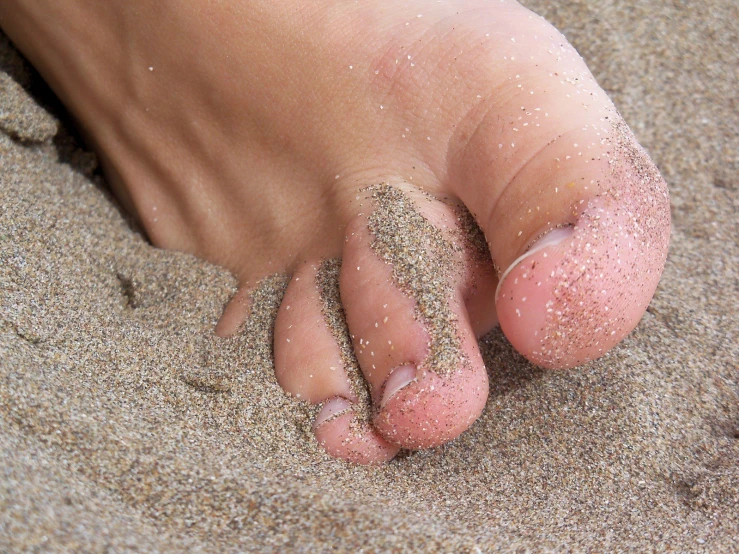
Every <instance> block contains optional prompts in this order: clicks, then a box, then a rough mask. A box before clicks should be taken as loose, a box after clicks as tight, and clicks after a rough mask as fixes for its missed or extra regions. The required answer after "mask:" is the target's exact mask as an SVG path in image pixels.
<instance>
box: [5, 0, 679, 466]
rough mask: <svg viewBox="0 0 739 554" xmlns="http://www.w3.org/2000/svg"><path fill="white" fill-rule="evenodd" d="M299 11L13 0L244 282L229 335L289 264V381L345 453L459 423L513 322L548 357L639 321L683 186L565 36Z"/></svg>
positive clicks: (436, 18) (110, 133)
mask: <svg viewBox="0 0 739 554" xmlns="http://www.w3.org/2000/svg"><path fill="white" fill-rule="evenodd" d="M293 8H294V6H292V5H291V3H290V2H287V3H283V4H280V5H271V6H269V7H268V8H264V7H263V6H261V5H257V4H256V3H252V2H250V1H249V0H246V1H244V0H239V2H235V1H234V2H231V1H226V2H222V3H219V4H218V5H209V6H207V7H206V8H204V7H203V6H198V5H195V4H188V3H181V4H177V5H173V4H167V5H162V4H161V3H160V2H154V1H153V0H144V1H142V2H137V3H136V5H135V6H132V4H131V3H129V2H123V1H119V0H114V1H111V2H106V3H105V5H102V4H99V3H97V2H92V1H91V0H63V1H60V2H55V3H54V4H53V5H49V4H48V3H39V2H35V1H32V0H8V1H7V2H4V3H3V4H2V5H0V26H2V28H3V30H4V31H5V32H6V33H7V34H8V35H9V36H10V38H11V39H12V40H13V41H14V42H15V43H16V45H17V46H18V47H19V48H20V49H21V50H22V51H23V53H24V54H25V55H26V56H27V57H28V58H29V60H31V62H32V63H34V65H35V66H36V67H37V68H38V69H39V71H40V72H41V73H42V75H43V76H44V77H45V78H46V79H47V81H48V82H49V83H50V84H51V86H52V87H53V88H54V90H55V91H56V93H57V94H58V95H59V96H60V98H61V99H62V101H63V102H64V103H65V104H66V105H67V107H68V108H69V109H70V111H71V112H72V114H73V115H74V116H75V118H76V120H77V121H78V123H79V125H80V128H81V129H82V131H83V133H84V135H85V136H86V138H87V139H88V140H89V141H90V143H91V145H92V146H93V147H94V148H95V150H96V151H97V153H98V155H99V157H100V160H101V163H102V166H103V168H104V170H105V172H106V176H107V178H108V180H109V182H110V184H111V186H112V188H113V189H114V191H115V193H116V194H117V196H118V198H119V199H120V201H121V203H122V204H123V205H124V206H125V207H126V208H127V209H128V210H130V211H131V213H132V214H134V215H135V217H136V218H137V219H138V220H139V222H140V223H141V225H142V227H143V228H144V229H145V230H146V233H147V235H148V237H149V238H150V240H151V241H152V242H153V243H154V244H155V245H157V246H160V247H163V248H171V249H177V250H182V251H187V252H190V253H192V254H195V255H197V256H200V257H202V258H204V259H206V260H209V261H211V262H213V263H216V264H220V265H222V266H224V267H226V268H228V269H229V270H231V271H232V272H233V273H234V274H235V275H236V276H237V277H238V279H239V281H240V286H241V292H240V293H239V294H238V295H237V297H236V298H235V299H234V301H233V303H232V304H231V305H230V306H229V307H228V308H227V309H226V311H225V312H224V317H223V320H222V322H221V325H219V328H218V330H219V333H220V334H222V335H226V334H230V333H232V332H233V331H234V330H235V329H236V328H238V326H239V323H240V321H242V320H243V318H244V317H245V314H246V313H247V310H248V301H245V299H247V298H248V293H249V290H250V289H252V288H253V287H254V285H255V284H256V283H257V282H258V281H259V280H260V279H263V278H264V277H266V276H268V275H271V274H274V273H278V272H285V273H288V274H290V275H291V280H290V283H289V285H288V288H287V291H286V294H285V298H284V300H283V303H282V306H281V308H280V310H279V313H278V317H277V321H276V325H275V348H274V353H275V370H276V375H277V378H278V380H279V382H280V384H281V385H282V386H283V387H284V389H285V390H286V391H288V392H290V393H291V394H294V395H295V396H298V395H299V397H300V399H301V400H305V401H308V402H312V403H316V404H321V405H322V407H321V409H320V411H319V415H318V419H317V420H316V424H315V433H316V436H317V438H318V440H319V441H320V443H321V444H323V445H324V447H325V448H326V450H327V451H328V452H329V453H330V454H331V455H333V456H337V457H340V458H343V459H347V460H351V461H354V462H359V463H379V462H384V461H386V460H389V459H391V458H392V457H393V456H394V455H395V454H396V453H397V451H398V450H399V449H400V448H427V447H432V446H435V445H439V444H442V443H444V442H446V441H448V440H451V439H453V438H454V437H456V436H458V435H459V434H460V433H462V432H463V431H464V430H465V429H467V428H468V427H469V426H470V425H471V424H472V423H473V422H474V420H475V419H476V418H477V417H478V416H479V414H480V413H481V412H482V410H483V408H484V405H485V400H486V397H487V373H486V371H485V367H484V364H483V362H482V359H481V357H480V353H479V350H478V346H477V340H476V339H477V337H479V336H481V335H482V334H483V333H485V332H487V331H488V330H490V329H491V328H492V327H493V326H495V325H496V324H498V323H500V325H501V327H502V329H503V331H504V332H505V334H506V336H507V337H508V338H509V340H510V341H511V343H512V344H513V346H514V347H515V348H516V349H517V350H518V351H519V352H520V353H521V354H523V355H524V356H526V357H527V358H528V359H529V360H531V361H532V362H534V363H536V364H539V365H542V366H544V367H549V368H565V367H571V366H574V365H577V364H581V363H584V362H586V361H588V360H592V359H594V358H596V357H598V356H600V355H602V354H603V353H604V352H606V351H607V350H608V349H609V348H611V347H612V346H614V345H615V344H617V343H618V342H619V341H620V340H621V339H622V338H623V337H624V336H626V335H627V334H628V333H629V332H630V331H631V330H632V329H633V328H634V326H635V325H636V324H637V323H638V321H639V319H640V317H641V315H642V313H643V312H644V310H645V309H646V306H647V305H648V303H649V300H650V298H651V296H652V294H653V293H654V291H655V289H656V286H657V282H658V280H659V276H660V274H661V271H662V267H663V265H664V261H665V257H666V254H667V247H668V239H669V231H670V214H669V199H668V195H667V190H666V187H665V184H664V181H663V180H662V178H661V177H660V176H659V173H658V172H657V170H656V169H655V167H654V164H653V163H652V162H651V160H650V159H649V157H648V156H647V155H646V153H645V152H644V151H643V150H642V149H641V148H640V147H639V145H638V144H637V143H636V141H635V139H634V137H633V135H632V134H631V132H630V131H629V130H628V128H627V127H626V126H625V124H624V123H623V121H622V119H621V118H620V116H619V115H618V113H617V112H616V110H615V108H614V106H613V105H612V103H611V101H610V100H609V99H608V97H607V95H606V94H605V93H604V92H603V90H602V89H600V87H598V85H597V83H595V81H594V79H593V77H592V75H591V74H590V72H589V71H588V69H587V67H586V66H585V65H584V63H583V61H582V59H581V58H580V57H579V55H578V54H577V53H576V52H575V50H574V49H573V48H572V47H571V46H570V45H569V44H568V43H567V41H566V40H565V39H564V37H563V36H562V35H561V34H559V33H558V32H557V31H556V30H555V29H554V28H553V27H551V26H550V25H549V24H548V23H546V22H545V21H544V20H543V19H541V18H539V17H538V16H536V15H535V14H533V13H531V12H530V11H528V10H526V9H525V8H523V7H522V6H520V5H519V4H517V3H515V2H513V1H501V2H496V3H495V4H494V5H492V4H490V2H487V1H482V0H480V1H474V0H454V1H449V2H446V3H438V2H428V1H417V2H411V3H409V4H405V5H402V6H399V5H396V3H392V2H391V3H388V5H387V6H381V5H378V4H376V3H373V4H371V5H353V6H350V7H347V6H344V5H343V4H340V3H331V2H319V3H316V4H313V5H312V6H311V7H310V9H307V10H297V9H293ZM338 8H341V9H338ZM204 14H205V15H207V17H203V15H204ZM419 15H422V17H419ZM264 37H270V39H269V40H265V38H264ZM90 44H95V45H96V48H94V49H91V48H89V45H90ZM121 45H125V48H123V47H122V46H121ZM381 183H382V184H381ZM478 226H479V227H478ZM324 260H327V261H324ZM339 260H341V261H339Z"/></svg>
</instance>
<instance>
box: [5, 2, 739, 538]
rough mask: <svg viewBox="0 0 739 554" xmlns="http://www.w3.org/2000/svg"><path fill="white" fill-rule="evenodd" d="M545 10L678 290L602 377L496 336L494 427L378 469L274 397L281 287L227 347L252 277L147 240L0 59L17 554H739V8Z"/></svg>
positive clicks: (44, 100)
mask: <svg viewBox="0 0 739 554" xmlns="http://www.w3.org/2000/svg"><path fill="white" fill-rule="evenodd" d="M526 4H527V5H529V6H530V7H531V8H533V9H534V10H536V11H538V12H539V13H541V14H542V15H544V16H545V17H547V18H548V19H549V20H550V21H552V22H553V23H554V24H555V25H557V26H558V27H559V28H560V29H562V30H563V31H564V32H565V34H566V35H567V37H568V38H569V39H570V40H571V41H572V42H573V43H574V44H575V46H576V47H577V48H578V49H579V51H580V52H581V54H582V55H583V56H584V57H585V59H586V60H587V61H588V63H589V65H590V67H591V69H592V70H593V72H594V73H595V75H596V77H597V78H598V79H599V81H600V82H601V83H602V84H603V85H604V87H605V88H606V89H607V90H608V91H609V92H610V93H611V94H612V96H613V98H614V100H615V102H616V105H617V106H618V108H619V109H620V110H621V111H622V113H623V115H624V117H625V119H626V121H627V122H628V123H629V124H630V125H631V126H632V128H633V130H634V132H635V133H636V134H637V136H638V137H639V139H640V141H641V142H642V144H643V145H644V146H645V147H646V148H647V150H648V151H649V152H650V154H651V155H652V157H653V158H654V159H655V161H656V163H657V165H658V166H659V167H660V169H661V170H662V172H663V174H664V176H665V178H666V179H667V182H668V183H669V186H670V188H671V195H672V214H673V225H674V229H673V236H672V245H671V250H670V256H669V259H668V263H667V268H666V271H665V274H664V277H663V279H662V282H661V284H660V287H659V290H658V292H657V294H656V296H655V298H654V300H653V301H652V304H651V306H650V308H649V310H648V313H646V314H645V316H644V318H643V319H642V321H641V323H640V325H639V327H638V328H637V329H636V330H635V331H634V333H632V334H631V336H630V337H629V338H628V339H627V340H626V341H625V342H624V343H623V344H622V345H620V346H619V347H617V348H616V349H614V350H613V351H612V352H611V353H610V354H608V355H607V356H606V357H604V358H603V359H601V360H599V361H598V362H595V363H591V364H589V365H587V366H584V367H581V368H578V369H575V370H571V371H564V372H556V371H544V370H540V369H537V368H535V367H533V366H531V365H530V364H528V363H527V362H526V361H525V360H524V359H522V358H521V357H520V356H518V355H517V354H516V353H515V352H513V350H512V348H511V347H510V345H509V344H508V343H507V342H506V340H505V339H504V338H503V336H502V335H501V333H500V332H498V331H494V332H492V333H491V334H490V335H489V336H487V337H485V338H484V339H483V340H482V345H483V351H484V356H485V361H486V364H487V367H488V371H489V375H490V381H491V394H490V399H489V401H488V403H487V407H486V409H485V412H484V413H483V415H482V417H481V418H480V419H479V421H477V423H475V424H474V426H473V427H472V429H471V430H470V431H468V432H467V433H465V434H464V435H463V436H461V437H460V438H459V439H457V440H455V441H453V442H452V443H450V444H448V445H446V446H444V447H440V448H437V449H433V450H430V451H424V452H415V453H402V454H401V455H400V456H399V457H398V458H397V459H395V460H394V461H393V462H391V463H390V464H388V465H387V466H384V467H373V468H366V467H356V466H352V465H348V464H344V463H342V462H338V461H334V460H331V459H329V458H328V457H327V456H326V455H324V454H323V453H322V451H321V450H320V448H319V447H318V445H317V444H316V442H315V440H314V439H313V437H312V433H311V428H310V424H311V418H312V415H313V410H312V409H311V408H310V407H308V406H305V405H302V404H299V403H296V401H294V400H292V399H290V398H289V397H288V396H287V395H286V394H284V393H283V392H282V390H281V389H280V387H279V386H278V385H277V383H276V381H275V378H274V375H273V368H272V361H271V346H270V340H271V327H272V318H273V317H274V313H275V309H276V307H277V305H278V302H279V299H280V294H281V291H282V290H283V288H282V287H283V284H284V279H283V278H280V277H276V278H274V279H273V280H272V281H270V282H268V283H267V284H266V285H265V286H264V287H263V288H262V289H261V290H260V291H259V293H258V294H257V295H256V297H255V309H254V312H253V315H252V317H251V318H250V320H249V321H248V323H247V324H246V326H245V328H244V329H243V331H242V332H240V333H239V334H238V336H236V337H235V338H232V339H229V340H221V339H217V338H216V337H215V336H214V335H213V333H212V329H213V326H214V324H215V322H216V321H217V319H218V317H219V315H220V311H221V309H222V307H223V305H224V303H225V302H226V300H227V299H228V298H229V297H230V295H231V294H232V293H233V292H234V290H235V288H234V287H235V280H234V278H233V277H231V276H230V275H229V274H228V273H227V272H226V271H224V270H222V269H220V268H218V267H214V266H212V265H208V264H206V263H204V262H201V261H199V260H197V259H195V258H193V257H191V256H188V255H184V254H179V253H174V252H166V251H162V250H158V249H156V248H154V247H152V246H151V245H149V244H148V243H147V242H146V240H145V239H144V238H143V237H142V235H141V234H140V233H139V232H137V231H136V230H135V229H134V228H133V227H132V226H131V225H130V224H129V222H128V221H127V219H126V217H125V215H124V214H123V213H122V212H121V211H120V209H119V208H118V207H117V204H116V203H115V201H114V200H112V198H111V196H110V195H109V194H108V193H107V192H106V189H105V186H104V184H103V182H102V179H101V178H100V176H99V175H98V173H97V172H96V170H95V166H96V163H95V158H94V156H93V155H92V154H90V153H88V152H86V151H84V150H83V149H81V148H80V147H79V146H78V143H77V142H76V141H75V139H74V138H73V134H72V133H71V132H70V129H71V126H70V125H69V122H68V121H67V117H66V116H65V115H64V112H63V110H62V109H61V108H60V106H59V104H58V101H56V100H55V99H54V97H53V95H51V94H50V93H49V91H48V90H47V89H46V87H45V85H44V84H43V82H42V81H41V79H40V78H39V77H38V76H37V75H36V74H35V73H34V71H33V70H32V69H31V68H30V67H29V66H28V65H27V64H26V63H25V62H24V61H23V60H22V58H21V57H20V56H19V55H18V53H17V52H16V51H15V50H14V49H13V47H12V46H11V45H10V43H9V42H8V41H7V39H6V38H5V37H4V36H2V35H0V552H68V551H80V552H185V551H190V552H248V551H263V552H290V551H295V552H324V551H337V552H339V551H345V552H384V551H397V552H435V551H443V552H508V551H513V552H546V551H576V552H585V551H594V552H598V551H600V552H602V551H610V552H616V551H622V552H623V551H635V552H645V551H652V550H654V551H682V552H701V551H705V552H737V551H739V541H738V539H737V537H739V315H737V307H738V306H739V115H738V113H739V105H738V104H737V98H738V97H737V90H739V78H738V77H739V46H738V44H739V7H738V5H737V3H736V2H735V0H708V1H707V2H700V3H699V2H684V1H680V0H674V1H669V2H668V1H664V0H577V1H567V2H565V1H557V2H547V1H545V0H528V1H527V2H526Z"/></svg>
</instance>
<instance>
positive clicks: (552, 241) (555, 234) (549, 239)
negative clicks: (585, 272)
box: [495, 225, 575, 302]
mask: <svg viewBox="0 0 739 554" xmlns="http://www.w3.org/2000/svg"><path fill="white" fill-rule="evenodd" d="M574 232H575V228H574V227H573V226H572V225H567V226H566V227H557V228H556V229H552V230H551V231H549V232H548V233H546V234H545V235H543V236H542V237H541V238H539V239H538V240H536V241H535V242H534V243H533V244H532V245H531V246H530V247H529V249H528V250H526V252H525V253H524V254H523V255H522V256H519V257H518V258H517V259H516V261H514V262H513V263H512V264H511V265H510V266H509V267H508V269H506V270H505V271H504V272H503V274H502V275H501V276H500V280H499V281H498V288H497V289H496V291H495V301H496V302H497V301H498V294H499V293H500V287H501V285H503V283H504V282H505V279H506V277H508V274H509V273H510V272H511V271H513V268H514V267H516V266H517V265H518V264H520V263H521V262H522V261H524V260H525V259H526V258H528V257H529V256H531V255H533V254H535V253H536V252H538V251H539V250H542V249H543V248H547V247H549V246H557V245H558V244H559V243H561V242H562V241H564V240H566V239H568V238H570V237H571V236H572V235H573V233H574Z"/></svg>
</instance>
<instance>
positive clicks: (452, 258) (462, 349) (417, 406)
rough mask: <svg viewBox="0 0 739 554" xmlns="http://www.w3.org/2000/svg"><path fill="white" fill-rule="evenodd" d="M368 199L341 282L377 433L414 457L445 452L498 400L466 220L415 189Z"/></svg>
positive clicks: (375, 190) (388, 190)
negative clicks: (476, 320) (476, 300)
mask: <svg viewBox="0 0 739 554" xmlns="http://www.w3.org/2000/svg"><path fill="white" fill-rule="evenodd" d="M365 193H366V195H367V197H368V198H367V199H366V201H365V203H364V206H363V207H362V209H366V210H367V211H368V213H369V214H370V215H369V216H365V215H358V216H357V218H356V219H355V220H354V221H353V222H352V224H351V225H350V226H349V227H348V230H347V241H346V244H345V247H344V255H343V257H344V261H343V264H342V271H341V278H340V282H341V298H342V302H343V304H344V307H345V310H346V316H347V322H348V325H349V329H350V333H351V337H352V340H353V343H354V349H355V352H356V356H357V359H358V360H359V363H360V367H361V368H362V372H363V374H364V376H365V379H366V380H367V382H368V384H369V385H370V391H371V393H372V399H373V403H374V406H375V416H374V418H373V423H374V425H375V428H376V429H377V430H378V431H379V432H380V433H381V434H382V436H383V437H384V438H385V439H387V440H388V441H390V442H393V443H396V444H399V445H401V446H403V447H405V448H414V449H415V448H426V447H431V446H436V445H439V444H442V443H444V442H447V441H449V440H451V439H453V438H455V437H457V436H458V435H459V434H460V433H462V432H463V431H464V430H465V429H467V428H468V427H469V426H470V425H471V424H472V422H474V421H475V420H476V419H477V417H478V416H479V415H480V413H481V412H482V410H483V408H484V406H485V402H486V399H487V392H488V383H487V372H486V370H485V366H484V363H483V362H482V358H481V356H480V353H479V349H478V345H477V340H476V333H475V330H474V329H473V328H472V326H471V323H470V318H469V314H468V311H467V309H466V306H465V300H466V299H467V298H469V297H471V295H470V294H469V288H470V287H469V282H470V281H471V279H470V276H469V267H468V266H467V265H466V264H465V259H466V249H465V247H464V246H463V245H462V241H461V240H460V239H459V228H458V218H457V216H456V215H455V211H454V209H452V208H451V207H450V206H449V205H447V204H445V203H443V202H441V201H439V200H437V199H434V198H431V197H429V196H427V195H425V194H423V193H421V192H420V191H418V190H416V189H413V188H411V187H407V186H391V185H387V184H382V185H377V186H373V187H370V188H369V189H367V190H366V191H365ZM483 243H484V241H483ZM492 296H493V295H492V292H491V293H490V297H491V298H492ZM485 324H487V325H490V324H491V321H490V318H487V322H486V323H485Z"/></svg>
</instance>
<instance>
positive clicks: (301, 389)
mask: <svg viewBox="0 0 739 554" xmlns="http://www.w3.org/2000/svg"><path fill="white" fill-rule="evenodd" d="M338 271H339V263H338V261H337V260H328V261H325V262H322V263H317V264H310V263H306V264H303V265H302V266H301V267H299V268H298V270H297V271H296V272H295V274H294V276H293V278H292V280H291V281H290V284H289V285H288V288H287V291H286V292H285V296H284V298H283V301H282V304H281V306H280V310H279V312H278V315H277V319H276V321H275V338H274V345H275V374H276V377H277V381H278V382H279V383H280V385H281V386H282V388H283V389H285V390H286V391H287V392H288V393H290V394H292V395H293V396H295V397H296V398H299V399H301V400H305V401H308V402H310V403H312V404H322V406H321V409H320V411H319V413H318V415H317V417H316V420H315V422H314V432H315V435H316V438H317V439H318V441H319V443H320V444H321V445H322V446H323V448H324V449H325V450H326V452H327V453H328V454H330V455H331V456H334V457H337V458H341V459H344V460H347V461H351V462H355V463H362V464H371V463H380V462H384V461H387V460H389V459H391V458H392V457H394V456H395V454H397V452H398V447H397V446H395V445H392V444H389V443H388V442H387V441H386V440H385V439H383V438H382V437H381V436H380V435H379V434H378V433H377V432H376V431H375V430H374V429H373V428H372V426H371V424H370V423H369V418H370V401H369V394H368V392H367V389H366V384H365V383H364V380H363V378H362V376H361V372H360V371H359V369H358V366H357V362H356V358H355V357H354V354H353V352H352V348H351V343H350V341H349V339H348V337H347V329H346V322H345V320H344V315H343V311H342V308H341V305H340V301H339V293H338Z"/></svg>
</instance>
